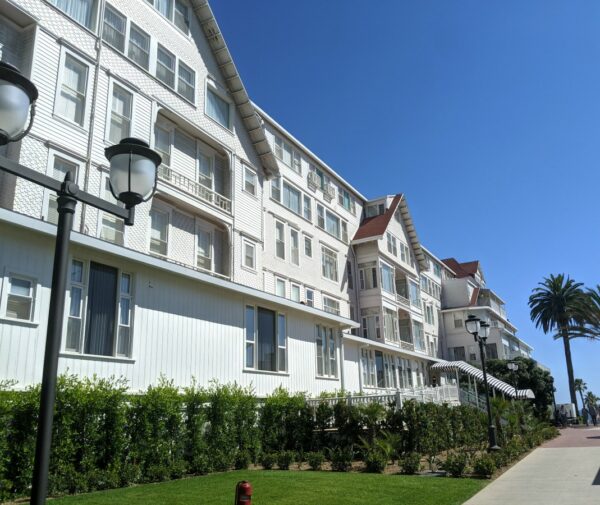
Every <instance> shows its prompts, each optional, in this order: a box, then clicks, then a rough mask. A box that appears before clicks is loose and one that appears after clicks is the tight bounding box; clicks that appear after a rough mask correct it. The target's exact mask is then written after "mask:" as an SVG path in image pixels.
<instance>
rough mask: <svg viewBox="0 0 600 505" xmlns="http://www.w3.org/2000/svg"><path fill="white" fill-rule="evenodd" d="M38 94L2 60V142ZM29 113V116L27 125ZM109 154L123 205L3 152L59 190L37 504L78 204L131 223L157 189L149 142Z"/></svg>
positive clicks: (10, 167)
mask: <svg viewBox="0 0 600 505" xmlns="http://www.w3.org/2000/svg"><path fill="white" fill-rule="evenodd" d="M37 97H38V91H37V89H36V87H35V85H34V84H33V83H32V82H31V81H30V80H29V79H27V78H26V77H25V76H24V75H23V74H21V73H20V72H19V70H18V69H17V68H16V67H13V66H12V65H8V64H7V63H4V62H1V61H0V145H6V144H8V143H9V142H17V141H19V140H21V139H22V138H23V137H25V135H27V133H29V130H30V129H31V126H32V123H33V118H34V111H35V101H36V99H37ZM28 116H29V118H30V120H29V125H27V126H26V123H27V117H28ZM105 155H106V158H107V159H108V161H109V163H110V190H111V192H112V194H113V196H114V197H115V198H116V199H117V200H119V201H120V202H122V203H123V204H124V208H123V207H121V206H119V205H114V204H112V203H109V202H107V201H105V200H102V199H101V198H98V197H96V196H94V195H92V194H90V193H86V192H84V191H81V190H80V189H79V187H78V186H77V184H75V182H74V181H73V180H72V175H71V173H70V172H67V174H66V175H65V179H64V181H62V182H61V181H58V180H56V179H54V178H52V177H50V176H47V175H45V174H42V173H40V172H37V171H35V170H33V169H31V168H28V167H25V166H23V165H20V164H18V163H15V162H14V161H11V160H9V159H7V158H5V157H3V156H0V170H2V171H4V172H8V173H10V174H13V175H15V176H17V177H21V178H23V179H26V180H28V181H31V182H33V183H35V184H38V185H40V186H43V187H45V188H48V189H50V190H52V191H56V193H57V195H58V227H57V232H56V245H55V250H54V267H53V270H52V287H51V293H50V306H49V310H48V329H47V334H46V350H45V354H44V369H43V373H42V390H41V396H40V413H39V418H38V431H37V441H36V448H35V460H34V466H33V481H32V488H31V503H32V504H35V505H42V504H43V503H45V501H46V493H47V490H48V469H49V462H50V448H51V442H52V421H53V417H54V402H55V399H56V378H57V371H58V353H59V350H60V341H61V337H62V329H63V319H64V312H65V293H66V288H67V278H68V271H69V240H70V236H71V229H72V227H73V214H74V213H75V207H76V205H77V202H83V203H85V204H87V205H91V206H92V207H96V208H97V209H100V210H101V211H102V212H108V213H109V214H113V215H115V216H117V217H119V218H121V219H123V220H124V221H125V224H126V225H129V226H131V225H133V219H134V208H135V206H136V205H138V204H140V203H142V202H145V201H147V200H149V199H150V198H152V195H153V194H154V192H155V190H156V182H157V168H158V166H159V165H160V163H161V158H160V156H159V155H158V154H157V153H156V152H154V151H153V150H151V149H150V147H149V145H148V144H147V143H146V142H144V141H142V140H139V139H134V138H126V139H123V140H121V142H120V143H118V144H116V145H113V146H110V147H108V148H106V150H105Z"/></svg>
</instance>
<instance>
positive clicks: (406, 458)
mask: <svg viewBox="0 0 600 505" xmlns="http://www.w3.org/2000/svg"><path fill="white" fill-rule="evenodd" d="M400 466H401V468H402V473H403V474H406V475H414V474H415V473H417V472H418V471H419V470H420V469H421V455H420V454H419V453H417V452H407V453H406V454H403V455H402V457H401V458H400Z"/></svg>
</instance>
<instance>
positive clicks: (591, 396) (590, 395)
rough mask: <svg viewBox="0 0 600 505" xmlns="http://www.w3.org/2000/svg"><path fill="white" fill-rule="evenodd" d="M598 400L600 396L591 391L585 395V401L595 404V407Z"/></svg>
mask: <svg viewBox="0 0 600 505" xmlns="http://www.w3.org/2000/svg"><path fill="white" fill-rule="evenodd" d="M598 400H600V398H598V397H597V396H596V395H595V394H594V393H592V392H591V391H588V394H587V395H585V403H587V404H588V405H593V406H594V407H595V406H596V405H597V404H598Z"/></svg>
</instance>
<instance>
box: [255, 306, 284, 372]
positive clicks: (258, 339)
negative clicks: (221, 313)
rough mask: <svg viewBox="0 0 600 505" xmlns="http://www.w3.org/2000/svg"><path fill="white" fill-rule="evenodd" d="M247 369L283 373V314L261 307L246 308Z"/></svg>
mask: <svg viewBox="0 0 600 505" xmlns="http://www.w3.org/2000/svg"><path fill="white" fill-rule="evenodd" d="M245 319H246V338H245V340H246V357H245V363H246V367H247V368H255V369H257V370H265V371H270V372H277V371H279V372H285V371H286V370H287V365H286V361H287V360H286V353H287V328H286V318H285V314H279V313H277V312H274V311H272V310H269V309H264V308H262V307H256V308H255V307H253V306H250V305H247V306H246V316H245Z"/></svg>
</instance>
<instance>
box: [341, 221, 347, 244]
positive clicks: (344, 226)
mask: <svg viewBox="0 0 600 505" xmlns="http://www.w3.org/2000/svg"><path fill="white" fill-rule="evenodd" d="M342 242H344V243H345V244H347V243H348V223H347V222H346V221H342Z"/></svg>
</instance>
